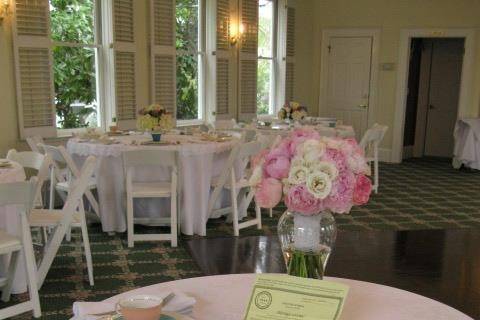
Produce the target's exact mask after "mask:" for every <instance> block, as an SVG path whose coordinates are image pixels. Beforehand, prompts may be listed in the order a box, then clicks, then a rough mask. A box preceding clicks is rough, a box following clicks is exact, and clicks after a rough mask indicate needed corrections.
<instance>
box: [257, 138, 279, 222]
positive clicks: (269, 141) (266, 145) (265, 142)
mask: <svg viewBox="0 0 480 320" xmlns="http://www.w3.org/2000/svg"><path fill="white" fill-rule="evenodd" d="M257 140H258V141H260V142H261V143H262V149H271V148H273V147H274V146H276V145H278V144H279V143H280V141H281V140H282V137H281V136H280V135H273V134H259V135H257ZM268 216H269V217H270V218H272V217H273V209H272V208H269V209H268Z"/></svg>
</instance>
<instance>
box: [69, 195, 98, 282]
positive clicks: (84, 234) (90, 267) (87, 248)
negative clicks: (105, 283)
mask: <svg viewBox="0 0 480 320" xmlns="http://www.w3.org/2000/svg"><path fill="white" fill-rule="evenodd" d="M79 207H80V223H81V228H82V241H83V248H84V249H85V260H86V261H87V270H88V282H89V283H90V285H91V286H93V262H92V252H91V250H90V239H89V238H88V229H87V220H86V218H85V208H84V207H83V203H82V202H81V203H80V206H79ZM70 229H71V228H70Z"/></svg>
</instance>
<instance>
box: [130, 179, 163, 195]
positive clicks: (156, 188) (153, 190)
mask: <svg viewBox="0 0 480 320" xmlns="http://www.w3.org/2000/svg"><path fill="white" fill-rule="evenodd" d="M170 194H171V183H170V182H134V183H132V197H136V198H139V197H169V196H170Z"/></svg>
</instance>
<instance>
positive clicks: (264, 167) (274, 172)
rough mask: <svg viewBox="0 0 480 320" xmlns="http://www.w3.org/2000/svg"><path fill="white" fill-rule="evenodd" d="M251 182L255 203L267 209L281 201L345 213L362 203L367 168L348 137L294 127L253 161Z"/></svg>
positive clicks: (307, 210)
mask: <svg viewBox="0 0 480 320" xmlns="http://www.w3.org/2000/svg"><path fill="white" fill-rule="evenodd" d="M254 163H255V165H256V166H255V168H254V175H253V177H252V180H251V184H253V185H255V186H256V188H257V190H256V202H257V203H258V205H259V206H260V207H263V208H272V207H274V206H276V205H277V204H278V203H279V202H280V201H281V199H282V195H283V199H284V202H285V204H286V206H287V207H288V209H289V210H290V211H293V212H298V213H301V214H304V215H315V214H318V213H320V212H322V211H324V210H328V211H331V212H333V213H348V212H350V209H351V208H352V206H353V205H363V204H365V203H367V202H368V200H369V197H370V193H371V190H372V183H371V181H370V179H369V178H368V177H367V176H368V175H370V166H369V165H368V164H367V162H366V160H365V156H364V154H363V150H362V149H361V148H360V147H359V146H358V144H357V142H356V141H355V140H354V139H341V138H330V137H321V136H320V135H319V134H318V132H317V131H315V130H314V129H312V128H300V129H296V130H295V131H293V132H292V133H291V134H290V135H289V136H288V137H287V138H284V139H282V140H280V141H279V142H278V143H277V144H276V145H274V146H273V147H272V148H271V149H270V150H269V151H268V152H264V153H263V154H261V155H260V156H259V157H257V159H255V162H254Z"/></svg>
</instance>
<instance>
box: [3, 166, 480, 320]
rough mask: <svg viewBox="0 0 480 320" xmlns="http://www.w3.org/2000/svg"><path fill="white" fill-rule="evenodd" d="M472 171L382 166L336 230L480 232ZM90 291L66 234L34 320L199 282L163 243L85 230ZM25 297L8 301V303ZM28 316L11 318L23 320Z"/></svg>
mask: <svg viewBox="0 0 480 320" xmlns="http://www.w3.org/2000/svg"><path fill="white" fill-rule="evenodd" d="M479 194H480V172H479V171H470V170H460V171H457V170H454V169H452V168H451V165H450V163H449V162H448V161H447V160H439V159H417V160H411V161H406V162H404V163H403V164H401V165H395V164H382V166H381V186H380V192H379V194H378V195H373V196H372V199H371V201H370V203H369V204H368V205H367V206H364V207H361V208H355V209H354V210H353V211H352V213H351V214H350V215H344V216H337V217H336V219H337V223H338V226H339V228H340V229H343V230H374V229H393V230H409V229H433V228H437V229H438V228H441V229H445V228H468V227H480V198H479V196H478V195H479ZM283 211H284V208H283V207H278V208H276V210H275V214H274V217H273V218H268V215H267V213H266V212H265V214H264V216H263V224H264V227H263V230H256V229H255V228H254V227H252V228H249V229H244V230H242V231H241V235H255V234H272V233H274V232H275V227H276V223H277V220H278V217H279V216H280V215H281V214H282V213H283ZM89 232H90V241H91V243H92V251H93V262H94V274H95V286H94V287H90V286H89V285H88V282H87V280H86V279H87V277H86V268H84V267H85V264H84V263H83V260H82V251H81V243H80V242H79V237H78V235H77V234H74V238H73V239H72V242H71V243H67V242H65V243H64V244H63V245H62V248H61V253H60V254H59V255H58V256H57V257H56V259H55V261H54V265H53V267H52V269H51V270H50V272H49V273H48V276H47V279H46V282H45V284H44V285H43V287H42V289H41V290H40V297H41V305H42V312H43V317H42V319H52V320H53V319H68V318H69V317H70V316H71V307H72V304H73V302H74V301H76V300H89V301H98V300H103V299H105V298H107V297H110V296H112V295H115V294H118V293H120V292H124V291H127V290H130V289H133V288H136V287H141V286H146V285H150V284H155V283H159V282H163V281H169V280H175V279H183V278H190V277H196V276H201V275H202V274H201V273H200V271H199V270H198V268H197V267H196V265H195V263H194V262H193V260H192V259H191V258H190V256H189V254H188V252H187V251H186V249H185V245H184V242H183V241H182V240H184V239H187V238H189V237H183V238H182V240H181V241H180V243H179V247H178V248H175V249H173V248H171V247H170V245H168V244H165V243H136V244H135V248H133V249H129V248H128V247H127V243H126V236H125V235H124V234H121V235H116V236H108V235H107V234H105V233H102V232H101V228H100V226H99V225H92V226H91V227H90V229H89ZM207 232H208V236H211V237H214V236H220V235H231V234H232V228H231V225H229V224H226V223H225V221H224V219H217V220H214V221H211V222H209V224H208V231H207ZM24 298H25V296H22V295H20V296H18V295H17V296H14V297H13V301H18V299H24ZM0 307H2V304H0ZM30 317H31V316H30V314H28V315H27V316H23V317H16V318H15V319H30Z"/></svg>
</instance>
